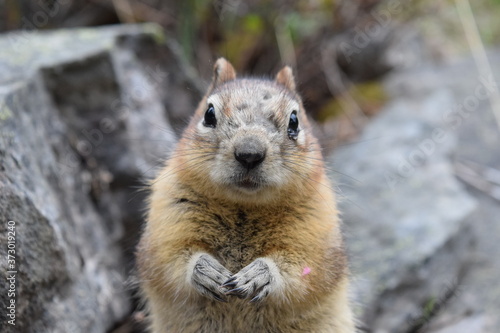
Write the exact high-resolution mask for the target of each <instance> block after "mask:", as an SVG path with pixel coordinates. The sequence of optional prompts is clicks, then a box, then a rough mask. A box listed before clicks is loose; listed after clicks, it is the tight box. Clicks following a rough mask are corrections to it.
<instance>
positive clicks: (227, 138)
mask: <svg viewBox="0 0 500 333" xmlns="http://www.w3.org/2000/svg"><path fill="white" fill-rule="evenodd" d="M174 154H176V155H177V156H176V157H177V158H176V159H177V160H178V161H179V163H180V164H179V165H180V166H179V170H178V174H179V176H180V177H181V178H182V179H183V181H184V182H188V183H191V184H192V187H193V188H195V189H199V190H201V191H203V192H204V194H205V195H213V196H214V197H223V198H224V199H227V200H232V201H238V202H242V203H262V202H267V201H274V200H273V199H278V200H280V199H283V197H284V196H285V197H287V196H290V195H292V193H290V191H294V192H297V193H307V189H308V188H311V187H312V185H313V184H314V183H315V182H317V181H318V179H317V178H319V177H320V176H321V174H322V173H323V172H324V171H323V162H322V158H321V152H320V149H319V145H318V143H317V140H316V139H315V138H314V136H313V135H312V133H311V127H310V125H309V122H308V120H307V117H306V115H305V110H304V107H303V104H302V101H301V99H300V97H299V95H298V94H297V92H296V88H295V80H294V77H293V73H292V70H291V68H290V67H288V66H286V67H284V68H283V69H281V70H280V71H279V72H278V74H277V75H276V77H275V78H274V79H272V80H269V79H256V78H236V71H235V70H234V68H233V66H232V65H231V64H230V63H229V62H228V61H227V60H225V59H224V58H220V59H218V60H217V62H216V63H215V66H214V75H213V80H212V83H211V85H210V87H209V89H208V92H207V94H206V95H205V97H204V98H203V100H202V101H201V102H200V104H199V106H198V109H197V111H196V113H195V115H194V116H193V118H192V119H191V122H190V124H189V126H188V128H187V129H186V130H185V132H184V134H183V136H182V138H181V140H180V143H179V145H178V147H177V149H176V151H175V153H174Z"/></svg>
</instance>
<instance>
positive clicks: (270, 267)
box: [222, 258, 282, 303]
mask: <svg viewBox="0 0 500 333" xmlns="http://www.w3.org/2000/svg"><path fill="white" fill-rule="evenodd" d="M281 280H282V278H281V274H280V272H279V269H278V267H277V266H276V264H275V263H274V262H273V261H272V260H270V259H266V258H258V259H255V260H254V261H253V262H252V263H251V264H249V265H248V266H246V267H245V268H243V269H242V270H241V271H239V272H238V273H237V274H235V275H233V276H232V277H231V278H230V279H228V280H227V281H225V282H224V284H223V285H222V286H223V287H225V288H227V289H229V290H228V291H226V295H234V296H237V297H240V298H244V299H249V300H250V302H252V303H254V302H258V301H261V300H262V299H264V298H266V297H267V296H268V295H269V294H270V293H272V292H275V291H277V290H278V289H279V287H280V286H281V285H282V282H281Z"/></svg>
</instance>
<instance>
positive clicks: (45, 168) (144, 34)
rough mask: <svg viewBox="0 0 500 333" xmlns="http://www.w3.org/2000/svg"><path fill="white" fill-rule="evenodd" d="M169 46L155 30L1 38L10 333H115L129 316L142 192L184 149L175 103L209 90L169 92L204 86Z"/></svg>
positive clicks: (4, 297) (1, 209) (0, 171)
mask: <svg viewBox="0 0 500 333" xmlns="http://www.w3.org/2000/svg"><path fill="white" fill-rule="evenodd" d="M162 40H163V41H162ZM164 41H165V40H164V36H163V35H162V33H161V31H160V30H159V29H158V28H156V27H155V26H152V25H143V26H116V27H108V28H102V29H81V30H67V31H57V32H48V33H25V32H19V33H15V34H14V33H13V34H8V35H5V36H3V37H1V38H0V50H3V51H2V52H0V71H2V77H1V78H0V133H1V135H0V217H1V221H2V223H1V225H0V244H2V246H1V248H0V266H1V267H7V264H13V268H12V270H15V271H16V273H14V275H15V280H16V282H15V286H16V292H15V298H14V297H10V296H9V295H8V289H9V284H5V283H1V284H0V307H1V308H2V309H5V308H6V307H7V306H8V304H10V302H11V299H15V301H16V310H15V314H16V321H15V324H16V325H15V326H12V325H10V324H8V322H7V320H8V319H9V318H8V317H6V314H8V313H6V312H5V311H3V310H2V311H0V331H1V332H37V333H38V332H106V331H108V330H109V329H111V328H112V327H113V326H115V325H116V324H117V323H118V322H119V321H121V320H123V319H124V318H125V317H126V316H127V315H128V314H129V313H130V311H131V306H132V303H131V289H130V288H129V287H127V283H126V281H127V279H129V275H130V267H131V266H132V256H131V254H132V252H133V250H134V245H135V242H136V241H137V238H138V235H139V230H140V225H141V222H142V211H141V209H143V208H144V203H143V198H144V195H145V194H144V193H143V192H138V188H140V187H144V180H146V179H148V178H149V177H151V176H152V175H153V174H154V172H155V169H156V168H157V167H159V166H160V165H161V161H162V160H163V159H164V158H165V157H166V156H167V155H168V152H169V151H170V150H171V149H172V146H173V144H174V142H175V135H174V131H173V129H172V128H171V126H170V125H169V122H168V121H167V119H166V118H167V117H166V110H165V105H167V106H168V105H170V106H174V107H175V105H176V102H175V100H176V99H177V98H179V99H180V100H182V101H184V102H183V103H184V104H186V103H188V102H186V101H190V100H191V98H190V96H193V95H196V94H198V93H199V89H198V88H199V87H198V88H193V89H191V90H189V91H187V90H186V91H184V92H183V90H182V88H178V90H177V91H176V94H177V95H176V96H173V95H172V94H171V93H172V91H169V90H165V87H168V86H169V85H176V86H182V85H190V86H192V87H195V86H196V85H197V84H196V83H193V82H194V80H192V79H193V77H192V76H190V75H192V74H189V73H190V72H189V70H187V69H186V68H187V67H186V65H185V64H183V63H181V61H180V60H179V57H178V54H176V52H177V51H175V50H174V46H172V45H173V44H172V42H171V41H168V43H164ZM5 50H9V52H5ZM145 50H147V51H149V53H148V57H146V58H145V59H140V58H139V56H140V55H141V54H142V52H145ZM163 55H165V56H166V57H165V58H164V59H163V60H162V61H158V62H156V63H155V61H157V60H158V59H157V58H155V57H161V56H163ZM153 66H154V67H153ZM174 97H175V98H174ZM167 98H169V99H171V100H172V102H171V103H170V104H166V103H164V102H165V99H167ZM196 100H197V99H194V102H191V103H196ZM193 106H194V105H193ZM184 107H186V105H184ZM188 110H194V107H192V108H188ZM188 116H189V115H187V114H185V115H183V117H188ZM8 221H14V222H15V243H13V244H15V245H11V247H12V246H15V251H16V253H15V256H16V259H15V263H13V262H7V261H6V259H7V257H6V256H7V250H8V247H7V246H8V236H9V234H8V231H9V224H8ZM14 222H11V224H13V223H14ZM12 229H13V228H12ZM11 240H12V238H11Z"/></svg>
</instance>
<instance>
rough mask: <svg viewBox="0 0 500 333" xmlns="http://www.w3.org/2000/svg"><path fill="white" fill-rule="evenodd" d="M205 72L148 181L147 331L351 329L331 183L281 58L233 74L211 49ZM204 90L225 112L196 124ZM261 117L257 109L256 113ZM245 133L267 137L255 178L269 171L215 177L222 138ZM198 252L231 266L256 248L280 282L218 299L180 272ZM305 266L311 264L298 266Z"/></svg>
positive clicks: (225, 159)
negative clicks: (291, 132)
mask: <svg viewBox="0 0 500 333" xmlns="http://www.w3.org/2000/svg"><path fill="white" fill-rule="evenodd" d="M214 72H215V73H214V81H213V82H212V85H211V87H210V88H209V92H208V93H207V96H205V97H204V98H203V100H202V101H201V103H200V105H199V107H198V109H197V111H196V114H195V115H194V117H193V119H192V121H191V123H190V125H189V127H188V128H187V129H186V130H185V132H184V135H183V137H182V139H181V140H180V142H179V144H178V146H177V148H176V150H175V152H174V153H173V155H172V157H171V159H170V160H169V161H168V162H167V164H166V166H165V168H164V169H163V170H162V171H161V172H160V174H159V176H158V178H157V179H156V180H155V181H154V182H153V183H152V194H151V197H150V209H149V215H148V221H147V226H146V228H145V231H144V234H143V236H142V239H141V242H140V245H139V247H138V258H137V262H138V268H139V272H140V275H141V280H142V288H143V291H144V294H145V296H146V299H147V301H148V303H149V308H150V317H151V325H152V332H154V333H160V332H169V333H184V332H187V333H189V332H206V333H212V332H213V333H215V332H220V333H222V332H224V333H232V332H234V333H244V332H249V333H250V332H283V333H285V332H286V333H288V332H311V333H313V332H314V333H322V332H325V333H326V332H329V333H334V332H335V333H347V332H354V324H353V319H352V314H351V310H350V308H349V304H348V299H347V288H348V270H347V263H346V257H345V254H344V249H343V245H342V239H341V234H340V229H339V218H338V212H337V210H336V206H335V198H334V193H333V191H332V190H331V188H330V183H329V181H328V179H327V177H326V176H325V172H324V166H323V162H322V157H321V153H320V149H319V146H318V143H317V140H316V139H315V138H314V136H313V135H312V134H311V132H310V126H309V124H308V122H307V119H306V117H305V115H304V111H303V106H302V103H301V102H300V98H299V96H298V95H297V93H296V92H295V83H294V81H293V75H292V72H291V70H290V68H288V67H285V68H284V69H283V70H282V71H280V73H278V75H277V78H276V81H265V80H252V79H244V80H241V79H236V74H235V71H234V69H233V68H232V66H231V65H230V64H229V63H228V62H227V61H225V60H224V59H219V60H218V62H217V64H216V67H215V70H214ZM211 96H217V98H218V99H216V100H215V101H216V102H214V103H218V104H217V105H218V106H220V113H218V115H219V117H220V118H221V119H222V117H227V118H224V120H221V125H220V127H218V128H216V129H214V132H210V131H209V130H206V133H204V132H203V133H201V134H200V128H201V131H205V129H203V128H202V127H198V126H200V121H202V119H203V116H204V113H205V110H206V109H207V100H209V99H210V98H212V97H211ZM212 100H213V99H212ZM266 101H269V102H266ZM290 101H292V102H293V103H295V104H293V103H292V104H287V103H289V102H290ZM255 103H257V104H255ZM259 103H260V104H259ZM266 103H267V104H266ZM289 105H297V107H298V108H300V111H299V114H298V115H299V121H300V124H301V132H303V133H302V134H301V137H299V139H297V140H296V142H294V141H293V140H290V139H289V138H288V137H287V136H286V128H287V126H288V119H289V113H290V110H289V109H287V107H288V106H289ZM255 110H259V111H255ZM266 110H267V111H266ZM266 112H268V113H266ZM238 117H239V118H238ZM261 118H267V119H268V121H266V122H265V123H262V125H260V121H261ZM232 120H234V121H235V122H237V121H239V123H238V124H239V125H238V124H236V125H235V124H232V123H231V121H232ZM222 121H224V122H225V123H222ZM245 122H246V123H245ZM244 124H246V125H244ZM254 124H259V126H254ZM272 124H274V125H272ZM266 126H267V127H266ZM272 126H276V129H272V128H271V129H269V130H266V128H270V127H272ZM220 131H225V132H224V133H220ZM274 132H276V133H278V134H274ZM269 133H271V134H269ZM244 135H246V136H247V137H248V136H249V135H251V136H255V137H257V138H259V140H262V142H264V143H265V144H266V145H267V146H266V147H267V151H268V156H266V161H265V163H266V165H263V166H262V170H263V171H262V178H263V179H264V180H265V181H267V180H268V179H271V178H272V179H273V181H274V183H273V182H271V181H270V182H269V184H270V185H269V186H264V187H263V188H262V190H259V191H257V193H253V192H251V191H240V190H238V189H237V188H234V186H232V185H227V184H226V178H225V177H227V174H231V172H232V170H233V169H232V165H233V164H231V163H234V162H233V160H234V157H232V154H233V152H232V150H231V147H232V146H231V144H233V142H236V141H237V140H239V137H240V136H244ZM273 135H274V136H273ZM226 136H227V138H226ZM271 136H272V138H271ZM243 138H245V137H243ZM242 140H243V139H242ZM226 150H227V151H226ZM219 169H223V170H222V171H220V170H219ZM209 172H213V173H209ZM277 173H278V175H276V174H277ZM259 175H260V174H259ZM273 177H274V178H273ZM219 180H220V181H219ZM200 252H203V253H208V254H210V255H212V256H213V257H214V258H215V259H217V260H218V261H219V263H220V264H222V265H223V266H224V267H225V268H227V269H228V270H229V271H230V272H231V273H232V274H235V273H237V272H239V271H240V270H241V269H242V268H244V267H245V266H247V265H249V264H250V263H252V262H253V261H254V260H255V259H257V258H267V259H270V260H272V261H273V262H274V263H275V264H276V266H277V267H278V268H279V274H280V276H281V278H282V280H283V284H282V285H279V287H280V288H277V289H276V290H274V291H273V292H271V293H270V294H269V296H268V297H266V298H265V299H263V300H262V301H260V302H258V303H255V304H254V303H252V304H251V303H249V301H248V300H247V299H239V298H236V297H234V296H229V297H228V302H227V303H223V302H218V301H216V300H213V299H209V298H206V297H204V296H202V295H200V294H198V293H197V291H196V290H194V288H193V287H192V285H191V283H190V281H189V278H188V276H190V275H189V271H188V270H189V269H192V267H191V266H189V262H190V259H191V257H192V255H194V254H196V253H200ZM304 267H309V268H310V269H311V272H310V274H308V275H305V276H302V272H303V270H304Z"/></svg>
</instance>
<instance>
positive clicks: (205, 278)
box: [189, 253, 231, 302]
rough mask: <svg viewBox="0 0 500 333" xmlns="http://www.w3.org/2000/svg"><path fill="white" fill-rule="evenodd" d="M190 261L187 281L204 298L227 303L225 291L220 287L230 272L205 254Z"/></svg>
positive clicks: (229, 275)
mask: <svg viewBox="0 0 500 333" xmlns="http://www.w3.org/2000/svg"><path fill="white" fill-rule="evenodd" d="M192 261H193V267H192V270H191V276H190V277H189V279H190V281H191V284H192V285H193V287H194V288H195V289H196V290H197V291H198V292H199V293H200V294H202V295H203V296H205V297H208V298H211V299H215V300H217V301H219V302H227V300H226V295H225V293H224V291H225V290H224V289H223V288H222V287H221V285H222V283H224V281H227V280H228V279H229V278H230V277H231V272H230V271H228V270H227V269H226V268H225V267H224V266H222V265H221V264H220V263H219V262H218V261H217V259H215V258H214V257H212V256H211V255H209V254H207V253H201V254H199V255H197V256H195V257H193V259H192Z"/></svg>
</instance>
